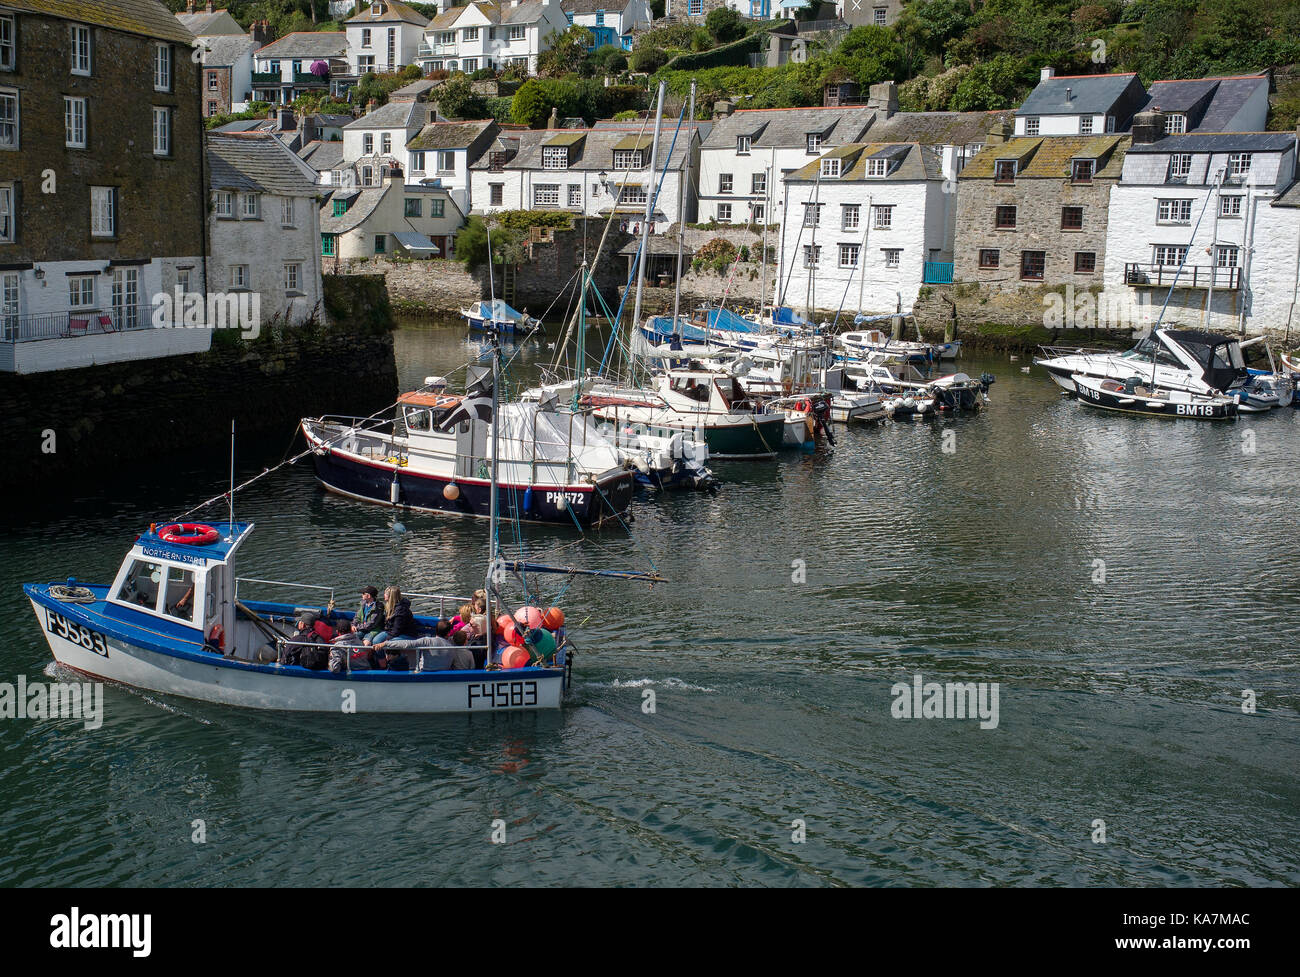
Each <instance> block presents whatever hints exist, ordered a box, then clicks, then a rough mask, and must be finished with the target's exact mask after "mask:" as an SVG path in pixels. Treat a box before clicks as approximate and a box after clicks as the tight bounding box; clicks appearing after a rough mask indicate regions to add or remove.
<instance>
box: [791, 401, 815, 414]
mask: <svg viewBox="0 0 1300 977" xmlns="http://www.w3.org/2000/svg"><path fill="white" fill-rule="evenodd" d="M794 409H795V410H798V411H803V412H804V413H805V414H806V413H807V412H808V411H810V410H812V402H811V401H808V400H801V401H799V402H798V403H796V404H795V405H794Z"/></svg>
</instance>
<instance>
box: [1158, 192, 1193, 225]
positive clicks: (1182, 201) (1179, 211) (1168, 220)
mask: <svg viewBox="0 0 1300 977" xmlns="http://www.w3.org/2000/svg"><path fill="white" fill-rule="evenodd" d="M1191 222H1192V199H1191V197H1165V198H1161V199H1159V200H1157V201H1156V223H1157V224H1190V223H1191Z"/></svg>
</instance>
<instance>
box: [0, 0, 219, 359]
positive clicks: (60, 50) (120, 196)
mask: <svg viewBox="0 0 1300 977" xmlns="http://www.w3.org/2000/svg"><path fill="white" fill-rule="evenodd" d="M68 6H69V5H68V4H66V3H60V2H56V0H14V2H8V3H6V4H5V5H4V7H3V8H0V346H3V347H4V348H3V349H0V370H6V369H7V370H14V371H17V372H23V371H24V370H27V369H34V368H39V369H42V370H43V369H57V368H60V364H66V365H84V364H82V363H81V362H80V361H79V359H78V355H79V354H78V353H77V349H78V346H77V344H78V343H81V344H83V346H82V347H81V348H83V349H85V348H89V347H88V346H87V345H85V344H86V343H87V340H89V339H91V337H92V336H93V337H96V338H95V339H94V340H93V341H92V344H93V343H95V342H97V343H98V344H99V345H100V346H104V347H105V348H104V349H103V350H100V351H98V352H97V353H96V354H95V357H94V358H93V361H95V362H106V361H111V360H113V359H115V358H116V359H134V358H140V357H142V356H166V355H173V354H177V353H185V352H195V351H197V350H198V349H199V348H203V349H206V348H207V346H208V344H209V343H210V340H211V336H210V335H209V334H208V331H207V330H177V329H167V330H152V331H151V332H149V333H145V332H143V331H142V330H144V329H146V328H147V327H148V326H149V320H150V317H151V303H152V300H153V298H154V297H155V296H157V295H158V294H160V293H165V292H170V291H171V290H172V289H173V288H174V287H175V286H176V285H177V284H181V285H183V286H184V287H185V289H186V290H187V291H188V290H195V291H206V290H207V285H206V283H205V281H204V267H203V266H204V257H205V252H206V244H205V241H206V234H205V229H206V224H205V221H206V199H207V188H206V181H205V176H204V165H203V140H202V119H201V118H200V98H199V65H197V64H196V63H195V62H194V61H193V60H192V59H191V57H190V48H191V45H192V43H193V40H192V38H191V36H190V35H189V33H188V32H187V31H186V30H185V29H184V28H183V27H182V26H181V25H180V23H179V22H178V21H177V20H176V18H175V17H173V16H172V15H171V14H170V13H169V12H168V11H167V10H166V8H165V7H163V6H162V4H159V3H154V2H151V0H120V2H118V3H114V4H112V5H107V4H96V5H85V6H84V9H82V10H81V11H80V13H79V15H78V16H79V18H80V19H78V20H72V19H69V18H68V17H67V16H65V11H66V10H67V9H68ZM34 339H59V340H63V341H64V342H62V343H55V344H51V343H46V342H39V343H37V342H28V340H34ZM146 339H147V341H145V340H146ZM105 344H107V345H105ZM116 347H120V350H119V351H118V352H116V353H115V352H114V348H116ZM37 348H40V350H41V353H42V355H41V356H40V357H39V359H40V361H41V365H40V366H39V367H36V366H35V365H34V364H33V363H28V364H27V366H24V359H25V358H26V359H30V357H27V356H26V354H28V353H31V352H32V351H33V350H36V349H37ZM128 348H129V349H128Z"/></svg>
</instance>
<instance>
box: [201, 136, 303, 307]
mask: <svg viewBox="0 0 1300 977" xmlns="http://www.w3.org/2000/svg"><path fill="white" fill-rule="evenodd" d="M207 158H208V186H209V188H210V189H211V194H212V206H211V208H210V210H209V216H208V229H209V236H210V247H211V251H210V255H209V258H208V282H209V287H210V289H211V290H212V291H213V292H226V293H244V292H251V293H253V294H254V295H256V296H258V297H259V299H260V313H261V324H262V326H263V328H265V327H266V325H268V324H269V323H270V322H271V321H272V320H275V319H278V320H279V321H280V322H285V323H288V324H290V325H297V324H299V323H302V322H304V321H306V320H308V319H311V318H312V317H313V316H315V317H323V316H324V314H325V313H324V305H323V301H324V293H323V290H322V287H321V263H320V254H319V250H318V246H319V242H320V217H319V213H320V211H319V208H318V204H317V192H318V191H317V189H316V185H315V182H316V180H315V178H316V174H315V172H314V171H313V170H312V169H311V168H310V167H309V166H307V164H306V163H304V162H303V161H302V160H301V159H299V158H298V157H297V156H296V155H294V153H293V152H291V151H290V150H289V148H288V147H287V146H285V145H284V143H282V142H281V141H280V140H279V139H277V138H276V137H275V136H273V135H269V134H267V133H260V132H255V133H215V132H214V133H209V134H208V137H207Z"/></svg>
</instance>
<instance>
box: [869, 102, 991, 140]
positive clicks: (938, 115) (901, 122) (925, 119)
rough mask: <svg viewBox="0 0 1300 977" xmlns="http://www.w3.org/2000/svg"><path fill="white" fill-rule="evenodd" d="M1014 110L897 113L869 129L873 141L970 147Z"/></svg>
mask: <svg viewBox="0 0 1300 977" xmlns="http://www.w3.org/2000/svg"><path fill="white" fill-rule="evenodd" d="M1014 114H1015V113H1013V112H1012V111H1011V110H1010V109H1004V110H1001V111H997V112H895V113H894V114H893V115H892V116H890V117H889V118H888V119H884V118H880V117H877V120H876V122H875V123H874V124H873V125H872V126H871V128H870V129H868V130H867V137H868V138H869V139H871V140H872V141H873V142H918V143H921V144H922V145H925V146H969V145H972V144H975V143H983V142H985V141H986V140H987V139H988V134H989V130H990V129H992V128H993V127H994V126H995V125H997V124H999V123H1002V122H1008V121H1010V120H1011V117H1012V116H1013V115H1014Z"/></svg>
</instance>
